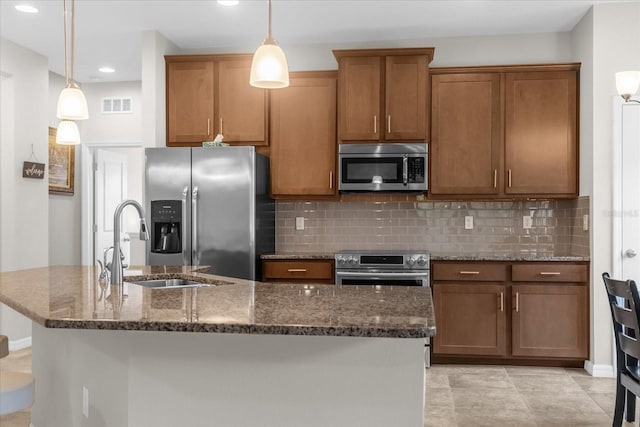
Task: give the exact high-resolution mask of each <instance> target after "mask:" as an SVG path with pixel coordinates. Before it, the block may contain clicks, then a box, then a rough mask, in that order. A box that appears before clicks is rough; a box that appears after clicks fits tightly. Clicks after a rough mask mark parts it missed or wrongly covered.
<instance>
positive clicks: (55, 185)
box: [49, 127, 76, 195]
mask: <svg viewBox="0 0 640 427" xmlns="http://www.w3.org/2000/svg"><path fill="white" fill-rule="evenodd" d="M75 158H76V147H75V145H60V144H56V129H55V128H51V127H50V128H49V194H67V195H73V175H74V172H75Z"/></svg>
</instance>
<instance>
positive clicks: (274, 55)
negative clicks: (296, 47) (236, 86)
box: [249, 39, 289, 89]
mask: <svg viewBox="0 0 640 427" xmlns="http://www.w3.org/2000/svg"><path fill="white" fill-rule="evenodd" d="M249 83H250V84H251V86H255V87H261V88H266V89H276V88H281V87H287V86H289V66H288V65H287V58H286V56H285V55H284V51H283V50H282V49H281V48H280V46H278V42H277V41H275V40H273V39H270V40H269V39H265V40H264V41H263V42H262V44H261V45H260V47H258V50H256V53H254V54H253V61H252V62H251V77H250V81H249Z"/></svg>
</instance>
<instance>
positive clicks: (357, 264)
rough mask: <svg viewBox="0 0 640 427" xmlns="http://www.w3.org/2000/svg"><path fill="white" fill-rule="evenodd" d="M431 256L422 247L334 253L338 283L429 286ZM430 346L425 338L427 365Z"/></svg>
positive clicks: (429, 364)
mask: <svg viewBox="0 0 640 427" xmlns="http://www.w3.org/2000/svg"><path fill="white" fill-rule="evenodd" d="M429 260H430V256H429V252H420V251H340V252H338V253H336V255H335V261H336V267H335V268H336V269H335V273H336V275H335V277H336V285H342V286H346V285H365V286H371V285H373V286H429ZM430 346H431V341H430V340H429V338H426V339H425V343H424V363H425V367H427V368H428V367H430V366H431V349H430Z"/></svg>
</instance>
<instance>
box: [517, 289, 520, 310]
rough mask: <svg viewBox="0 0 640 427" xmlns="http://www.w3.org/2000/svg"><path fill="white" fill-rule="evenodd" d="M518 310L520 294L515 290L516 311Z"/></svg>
mask: <svg viewBox="0 0 640 427" xmlns="http://www.w3.org/2000/svg"><path fill="white" fill-rule="evenodd" d="M518 311H520V296H519V295H518V293H517V292H516V313H517V312H518Z"/></svg>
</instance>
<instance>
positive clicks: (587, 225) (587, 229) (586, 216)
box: [582, 214, 589, 231]
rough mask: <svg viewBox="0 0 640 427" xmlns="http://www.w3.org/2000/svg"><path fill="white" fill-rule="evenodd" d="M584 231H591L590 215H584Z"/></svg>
mask: <svg viewBox="0 0 640 427" xmlns="http://www.w3.org/2000/svg"><path fill="white" fill-rule="evenodd" d="M582 229H583V230H584V231H589V214H585V215H582Z"/></svg>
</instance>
